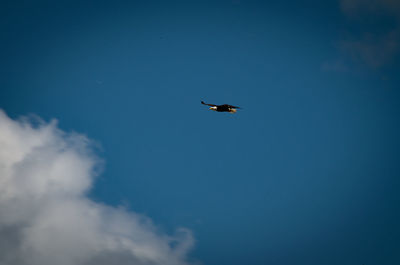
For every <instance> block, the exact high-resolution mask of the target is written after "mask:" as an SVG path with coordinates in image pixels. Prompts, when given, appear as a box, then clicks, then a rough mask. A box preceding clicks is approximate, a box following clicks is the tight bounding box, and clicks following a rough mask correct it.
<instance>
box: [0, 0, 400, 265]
mask: <svg viewBox="0 0 400 265" xmlns="http://www.w3.org/2000/svg"><path fill="white" fill-rule="evenodd" d="M8 2H9V3H7V1H3V2H2V4H1V8H0V10H1V11H0V27H1V28H0V29H1V32H2V34H1V35H0V43H1V44H0V47H1V49H0V61H1V62H0V69H1V75H0V107H1V108H2V109H4V110H5V111H6V112H7V113H8V115H10V116H11V117H13V118H16V117H18V116H20V115H26V114H29V113H34V114H36V115H39V116H40V117H42V118H44V119H45V120H50V119H51V118H57V119H58V120H59V126H60V127H61V128H62V129H63V130H66V131H76V132H79V133H84V134H86V135H88V137H89V138H91V139H94V140H95V141H97V142H98V143H99V144H100V145H101V147H102V148H101V151H99V153H100V156H101V157H102V158H103V159H104V161H105V167H104V172H103V173H102V174H101V176H99V177H98V180H97V182H96V184H95V187H94V188H93V191H92V193H91V195H90V196H91V197H92V198H94V199H95V200H97V201H101V202H104V203H107V204H112V205H120V204H123V205H126V206H127V207H129V208H131V209H132V210H134V211H137V212H140V213H144V214H146V215H148V216H149V217H151V218H152V219H153V220H154V221H155V223H156V224H157V225H159V226H160V227H161V228H162V229H164V230H166V231H173V229H175V228H176V227H179V226H185V227H188V228H190V229H191V230H192V231H193V232H194V235H195V238H196V240H197V243H196V247H195V249H194V251H193V253H192V257H193V258H194V259H197V260H200V261H201V262H203V264H206V265H225V264H226V265H228V264H229V265H236V264H237V265H239V264H252V265H261V264H269V265H278V264H279V265H281V264H282V265H283V264H307V265H322V264H327V265H328V264H329V265H330V264H332V265H333V264H338V265H339V264H340V265H346V264H349V265H350V264H365V265H367V264H371V265H372V264H374V265H376V264H380V265H385V264H387V265H393V264H400V228H399V223H400V195H399V192H398V189H399V185H400V180H399V170H400V161H399V160H400V154H399V147H400V141H399V137H398V136H399V135H400V127H399V125H400V124H399V114H400V113H399V99H400V92H399V84H400V83H399V81H400V80H399V78H400V73H399V69H400V63H399V55H398V54H393V55H392V56H391V58H390V59H388V60H387V61H385V63H384V64H383V65H381V66H379V67H370V66H368V65H367V64H365V63H363V62H362V61H360V60H357V58H353V57H354V56H353V57H352V55H351V54H349V53H346V52H345V51H343V49H342V48H341V46H340V43H341V41H343V39H345V38H350V39H351V38H356V37H357V36H358V35H360V34H361V33H362V32H366V31H373V32H378V33H381V32H386V31H387V29H388V28H389V29H390V28H393V27H395V26H396V21H395V20H394V18H392V17H390V16H387V17H386V16H384V15H382V14H378V15H376V16H375V17H372V18H371V20H373V21H375V22H373V23H372V22H368V21H367V22H365V21H364V22H362V23H358V22H357V20H355V19H351V18H348V17H346V15H345V14H344V13H343V12H342V11H341V9H340V5H339V1H333V0H330V1H320V2H321V3H315V1H271V2H269V3H265V2H264V1H263V2H262V3H261V2H257V1H226V2H219V1H210V2H205V1H195V2H192V1H185V2H183V1H182V2H171V1H162V2H156V1H142V2H141V3H137V2H135V1H131V2H130V3H124V2H120V1H119V2H118V1H117V2H114V1H109V2H108V1H93V2H92V3H90V2H86V3H80V2H79V1H65V2H62V1H57V3H53V2H52V1H32V2H29V1H28V3H27V2H22V1H21V2H18V1H8ZM382 34H383V33H382ZM200 100H204V101H206V102H209V103H215V104H223V103H228V104H233V105H239V106H242V107H243V110H240V111H238V113H237V114H235V115H230V114H225V113H215V112H212V111H209V110H208V109H207V108H206V107H204V106H202V105H200Z"/></svg>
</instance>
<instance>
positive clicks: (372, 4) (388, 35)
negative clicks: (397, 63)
mask: <svg viewBox="0 0 400 265" xmlns="http://www.w3.org/2000/svg"><path fill="white" fill-rule="evenodd" d="M340 7H341V10H342V12H343V13H344V14H345V15H346V16H347V17H348V18H349V19H351V20H352V21H353V22H354V23H356V24H357V25H359V26H362V28H363V30H362V32H361V33H360V35H353V34H349V35H350V38H349V37H347V38H345V39H343V40H342V41H341V42H340V43H339V47H340V48H341V49H342V50H343V51H344V52H345V54H346V55H350V56H351V58H353V59H354V60H355V61H356V62H359V63H362V64H366V65H368V66H369V67H372V68H375V69H377V68H380V67H382V66H384V65H385V64H388V63H390V62H391V61H392V60H393V58H394V57H395V56H397V54H398V52H399V48H400V1H398V0H340ZM379 17H387V18H391V19H392V20H393V25H392V26H391V27H387V28H380V30H376V25H377V22H375V21H379V19H378V18H379ZM374 28H375V29H374Z"/></svg>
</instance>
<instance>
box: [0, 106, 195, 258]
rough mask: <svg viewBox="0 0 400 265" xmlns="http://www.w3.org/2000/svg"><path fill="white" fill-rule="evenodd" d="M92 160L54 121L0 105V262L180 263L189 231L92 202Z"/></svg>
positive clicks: (79, 140)
mask: <svg viewBox="0 0 400 265" xmlns="http://www.w3.org/2000/svg"><path fill="white" fill-rule="evenodd" d="M99 162H100V161H99V159H97V158H96V156H95V155H94V154H93V153H92V152H91V148H90V141H89V140H88V139H87V138H86V137H84V136H82V135H79V134H74V133H70V134H67V133H65V132H63V131H61V130H59V129H58V128H57V122H56V121H52V122H50V123H45V122H43V121H40V120H38V119H37V118H36V119H35V120H34V121H32V120H30V119H27V118H23V119H20V120H18V121H15V120H12V119H10V118H9V117H8V116H7V115H6V114H5V113H4V112H3V111H1V110H0V265H54V264H57V265H81V264H82V265H83V264H85V265H91V264H93V265H95V264H96V265H102V264H107V265H113V264H135V265H150V264H152V265H153V264H154V265H156V264H160V265H161V264H162V265H169V264H171V265H172V264H173V265H184V264H188V262H187V254H188V251H189V250H190V248H191V247H192V245H193V238H192V235H191V233H190V231H189V230H187V229H183V228H180V229H178V230H177V232H176V234H175V235H173V236H171V235H166V234H163V233H161V232H160V231H158V230H157V228H156V227H155V226H154V225H153V224H152V222H151V220H149V219H148V218H146V217H144V216H142V215H139V214H136V213H133V212H128V211H126V210H124V209H122V208H115V207H110V206H106V205H103V204H100V203H96V202H93V201H91V200H90V199H89V198H88V197H87V196H86V192H87V191H88V190H89V189H90V187H91V185H92V183H93V178H94V175H95V170H94V169H95V168H96V166H97V165H98V164H99Z"/></svg>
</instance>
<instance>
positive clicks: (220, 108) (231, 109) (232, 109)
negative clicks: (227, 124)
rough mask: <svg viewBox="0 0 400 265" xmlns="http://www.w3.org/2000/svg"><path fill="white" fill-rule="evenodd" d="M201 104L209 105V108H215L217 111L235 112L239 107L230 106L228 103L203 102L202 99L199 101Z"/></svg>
mask: <svg viewBox="0 0 400 265" xmlns="http://www.w3.org/2000/svg"><path fill="white" fill-rule="evenodd" d="M201 104H203V105H207V106H210V110H215V111H218V112H230V113H236V111H237V109H240V107H236V106H232V105H228V104H223V105H214V104H207V103H204V101H201Z"/></svg>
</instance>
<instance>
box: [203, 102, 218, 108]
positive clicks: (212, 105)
mask: <svg viewBox="0 0 400 265" xmlns="http://www.w3.org/2000/svg"><path fill="white" fill-rule="evenodd" d="M201 104H203V105H207V106H211V107H216V106H217V105H214V104H207V103H204V101H202V102H201Z"/></svg>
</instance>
